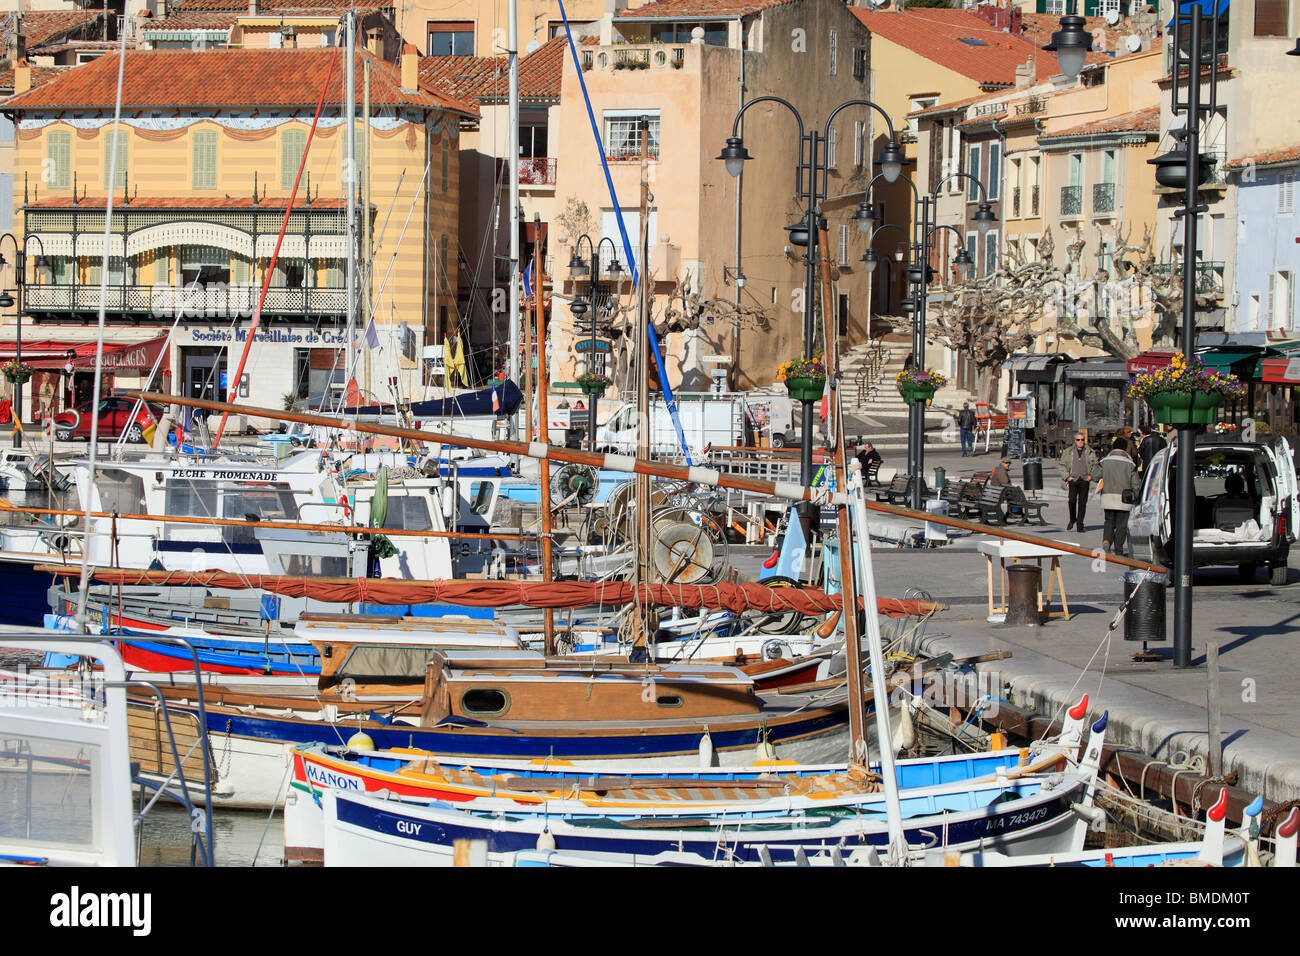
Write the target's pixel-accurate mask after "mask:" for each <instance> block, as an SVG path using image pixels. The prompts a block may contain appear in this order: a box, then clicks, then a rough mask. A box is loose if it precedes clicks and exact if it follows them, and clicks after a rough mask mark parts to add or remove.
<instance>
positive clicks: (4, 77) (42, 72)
mask: <svg viewBox="0 0 1300 956" xmlns="http://www.w3.org/2000/svg"><path fill="white" fill-rule="evenodd" d="M70 69H72V67H70V66H34V67H32V89H35V88H36V87H38V86H40V85H41V84H42V83H48V82H50V80H52V79H54V78H55V77H56V76H58V75H59V74H60V73H62V72H63V71H64V70H70ZM13 89H14V71H13V70H12V69H8V70H5V71H4V72H3V73H0V93H5V94H9V93H12V92H13Z"/></svg>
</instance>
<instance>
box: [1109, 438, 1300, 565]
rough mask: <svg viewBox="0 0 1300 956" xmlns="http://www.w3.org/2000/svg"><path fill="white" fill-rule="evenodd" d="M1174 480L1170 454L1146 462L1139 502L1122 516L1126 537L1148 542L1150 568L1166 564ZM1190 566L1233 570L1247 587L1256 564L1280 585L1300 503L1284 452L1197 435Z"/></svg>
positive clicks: (1280, 446) (1282, 443) (1280, 444)
mask: <svg viewBox="0 0 1300 956" xmlns="http://www.w3.org/2000/svg"><path fill="white" fill-rule="evenodd" d="M1176 475H1177V451H1176V447H1170V448H1166V449H1164V450H1162V451H1160V452H1159V453H1158V454H1157V455H1156V456H1155V457H1154V458H1153V459H1152V460H1151V467H1150V469H1148V471H1147V475H1146V480H1145V482H1144V483H1143V486H1142V497H1141V500H1140V501H1139V502H1138V504H1137V505H1136V506H1135V507H1134V508H1133V510H1132V511H1131V512H1129V523H1128V526H1129V534H1130V535H1131V536H1132V538H1133V539H1134V540H1141V539H1142V538H1149V539H1150V541H1151V557H1152V559H1153V560H1155V561H1158V562H1159V563H1161V564H1163V565H1165V566H1166V567H1172V564H1173V554H1174V545H1173V539H1174V534H1173V524H1174V519H1173V511H1174V508H1173V499H1174V497H1175V486H1176V480H1177V479H1176ZM1193 482H1194V485H1195V488H1196V505H1195V508H1194V512H1193V514H1194V521H1193V527H1194V528H1195V532H1196V533H1195V537H1193V539H1192V561H1193V563H1194V565H1195V566H1196V567H1204V566H1207V565H1220V566H1223V565H1236V566H1237V567H1238V569H1239V572H1240V574H1241V577H1242V578H1243V579H1244V580H1254V577H1255V572H1256V571H1257V570H1258V569H1259V566H1260V565H1262V564H1267V565H1268V568H1269V582H1270V583H1271V584H1274V585H1282V584H1286V583H1287V578H1286V571H1287V555H1288V554H1289V552H1290V550H1291V542H1292V541H1294V540H1295V536H1296V535H1295V529H1296V521H1297V518H1298V517H1300V498H1298V497H1297V494H1298V491H1297V480H1296V469H1295V461H1294V459H1293V458H1292V456H1291V446H1290V445H1289V444H1288V443H1287V441H1286V439H1284V438H1279V439H1277V441H1276V442H1275V443H1273V444H1271V445H1266V444H1261V443H1255V442H1243V441H1240V440H1228V441H1219V440H1216V438H1215V437H1214V436H1212V435H1208V436H1207V435H1198V436H1197V441H1196V475H1195V477H1194V478H1193Z"/></svg>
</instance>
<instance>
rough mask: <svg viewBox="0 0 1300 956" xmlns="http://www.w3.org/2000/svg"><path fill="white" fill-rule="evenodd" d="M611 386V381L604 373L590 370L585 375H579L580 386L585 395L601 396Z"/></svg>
mask: <svg viewBox="0 0 1300 956" xmlns="http://www.w3.org/2000/svg"><path fill="white" fill-rule="evenodd" d="M609 386H610V381H609V379H608V378H606V377H605V376H604V375H597V374H595V373H594V372H588V373H587V374H585V375H579V376H578V387H579V388H580V389H582V394H584V395H595V396H596V397H597V398H600V396H602V395H604V394H605V389H607V388H609Z"/></svg>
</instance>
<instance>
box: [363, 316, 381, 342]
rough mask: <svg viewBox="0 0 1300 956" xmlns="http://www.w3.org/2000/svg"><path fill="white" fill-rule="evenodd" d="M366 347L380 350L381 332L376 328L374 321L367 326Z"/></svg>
mask: <svg viewBox="0 0 1300 956" xmlns="http://www.w3.org/2000/svg"><path fill="white" fill-rule="evenodd" d="M366 345H368V346H370V347H371V348H372V349H377V348H379V330H378V329H377V328H375V320H374V319H371V320H370V324H369V325H367V326H366Z"/></svg>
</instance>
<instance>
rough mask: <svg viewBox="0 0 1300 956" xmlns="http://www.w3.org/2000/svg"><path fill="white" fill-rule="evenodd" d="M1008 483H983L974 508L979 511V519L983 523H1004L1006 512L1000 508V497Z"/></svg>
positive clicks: (1004, 494)
mask: <svg viewBox="0 0 1300 956" xmlns="http://www.w3.org/2000/svg"><path fill="white" fill-rule="evenodd" d="M1009 487H1010V485H985V486H984V490H983V491H982V492H981V493H980V499H979V501H977V502H975V508H976V509H977V510H978V511H979V515H980V521H981V522H983V523H984V524H1006V523H1007V516H1006V512H1004V511H1003V510H1002V499H1003V498H1005V497H1006V490H1007V488H1009Z"/></svg>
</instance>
